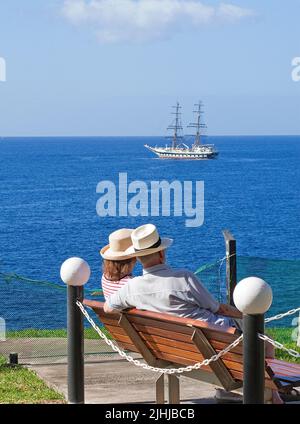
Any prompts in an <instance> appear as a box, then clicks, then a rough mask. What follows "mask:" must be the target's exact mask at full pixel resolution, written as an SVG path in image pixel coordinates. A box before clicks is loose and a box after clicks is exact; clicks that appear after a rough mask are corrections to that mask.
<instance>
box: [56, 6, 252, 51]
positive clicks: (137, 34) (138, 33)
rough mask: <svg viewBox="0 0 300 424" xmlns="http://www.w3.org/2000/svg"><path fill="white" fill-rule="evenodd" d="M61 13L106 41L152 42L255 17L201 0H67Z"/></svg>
mask: <svg viewBox="0 0 300 424" xmlns="http://www.w3.org/2000/svg"><path fill="white" fill-rule="evenodd" d="M62 13H63V15H64V16H65V18H66V19H67V20H68V21H70V22H71V23H73V24H76V25H80V24H86V25H89V26H92V27H93V29H94V30H95V31H96V33H97V36H98V39H99V41H100V42H103V43H116V42H123V41H132V42H139V41H150V40H156V39H161V38H165V37H168V36H170V34H172V33H174V32H176V31H179V30H184V29H190V28H199V27H201V26H202V25H206V24H209V23H212V22H236V21H240V20H241V19H244V18H248V17H251V16H254V15H255V13H254V12H253V11H252V10H251V9H245V8H242V7H239V6H235V5H233V4H227V3H220V4H219V5H218V6H209V5H206V4H204V3H202V2H200V1H198V0H64V4H63V8H62Z"/></svg>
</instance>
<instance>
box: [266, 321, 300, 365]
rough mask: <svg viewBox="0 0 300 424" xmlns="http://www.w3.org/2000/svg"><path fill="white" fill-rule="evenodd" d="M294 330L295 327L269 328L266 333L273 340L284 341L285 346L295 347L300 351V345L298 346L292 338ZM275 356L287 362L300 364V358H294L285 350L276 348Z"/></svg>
mask: <svg viewBox="0 0 300 424" xmlns="http://www.w3.org/2000/svg"><path fill="white" fill-rule="evenodd" d="M294 331H295V328H267V330H266V334H267V336H269V337H271V338H272V339H273V340H276V341H278V342H279V343H282V344H283V345H284V346H285V347H287V348H289V349H294V350H296V351H297V352H299V353H300V347H299V346H297V343H296V341H294V340H293V339H292V333H293V332H294ZM275 356H276V358H277V359H283V360H285V361H287V362H296V363H298V364H300V358H294V357H293V356H291V355H289V354H288V353H286V352H284V351H283V350H279V349H276V351H275Z"/></svg>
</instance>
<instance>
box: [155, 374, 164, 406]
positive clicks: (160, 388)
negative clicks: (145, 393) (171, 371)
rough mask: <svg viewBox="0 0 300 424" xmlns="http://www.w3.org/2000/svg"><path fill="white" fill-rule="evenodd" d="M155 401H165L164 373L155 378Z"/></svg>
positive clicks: (160, 402) (159, 402)
mask: <svg viewBox="0 0 300 424" xmlns="http://www.w3.org/2000/svg"><path fill="white" fill-rule="evenodd" d="M156 403H158V404H162V403H165V375H164V374H161V376H160V377H158V379H157V380H156Z"/></svg>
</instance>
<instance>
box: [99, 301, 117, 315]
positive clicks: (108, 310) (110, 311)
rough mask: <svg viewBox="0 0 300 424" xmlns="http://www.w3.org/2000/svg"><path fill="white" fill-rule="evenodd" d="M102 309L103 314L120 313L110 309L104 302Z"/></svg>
mask: <svg viewBox="0 0 300 424" xmlns="http://www.w3.org/2000/svg"><path fill="white" fill-rule="evenodd" d="M103 309H104V312H105V313H106V314H115V313H117V312H120V311H117V310H116V309H113V308H111V307H110V306H109V305H108V303H107V302H105V303H104V306H103Z"/></svg>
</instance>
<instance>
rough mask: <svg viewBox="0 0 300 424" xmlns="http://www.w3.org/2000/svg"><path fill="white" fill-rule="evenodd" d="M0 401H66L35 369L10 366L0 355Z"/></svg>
mask: <svg viewBox="0 0 300 424" xmlns="http://www.w3.org/2000/svg"><path fill="white" fill-rule="evenodd" d="M0 403H1V404H3V403H66V402H65V399H64V396H63V395H61V394H60V393H58V392H56V391H55V390H53V389H50V388H49V387H48V386H47V385H46V383H44V381H43V380H41V379H40V378H39V377H38V376H37V375H36V374H35V372H33V371H30V370H28V369H27V368H24V367H22V366H20V365H17V366H14V367H10V366H8V365H7V364H6V360H5V358H3V357H1V356H0Z"/></svg>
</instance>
